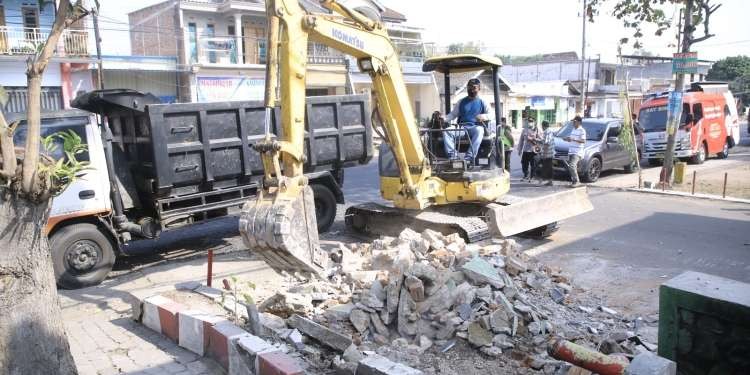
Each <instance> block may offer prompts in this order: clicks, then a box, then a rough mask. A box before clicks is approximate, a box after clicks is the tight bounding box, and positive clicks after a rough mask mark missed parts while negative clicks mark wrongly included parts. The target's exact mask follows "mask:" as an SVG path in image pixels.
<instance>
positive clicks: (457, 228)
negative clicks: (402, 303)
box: [345, 203, 490, 243]
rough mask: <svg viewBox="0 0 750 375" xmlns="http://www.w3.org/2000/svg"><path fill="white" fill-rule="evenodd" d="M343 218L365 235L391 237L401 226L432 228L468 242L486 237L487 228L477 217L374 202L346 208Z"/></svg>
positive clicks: (487, 234) (402, 227)
mask: <svg viewBox="0 0 750 375" xmlns="http://www.w3.org/2000/svg"><path fill="white" fill-rule="evenodd" d="M345 221H346V225H347V227H349V228H352V229H354V230H355V231H357V232H359V233H362V234H366V235H387V236H394V237H395V236H398V235H399V233H400V232H401V231H402V230H404V228H411V229H413V230H415V231H417V232H422V231H423V230H425V229H432V230H436V231H438V232H441V233H443V234H451V233H458V234H459V235H461V237H463V239H464V240H465V241H466V242H468V243H472V242H479V241H482V240H484V239H487V238H489V237H490V228H489V226H488V225H487V222H486V221H485V220H484V219H483V218H481V217H476V216H470V217H463V216H456V215H449V214H446V213H443V212H436V211H431V210H423V211H416V210H403V209H399V208H394V207H388V206H384V205H381V204H377V203H364V204H359V205H356V206H351V207H349V208H348V209H347V210H346V215H345Z"/></svg>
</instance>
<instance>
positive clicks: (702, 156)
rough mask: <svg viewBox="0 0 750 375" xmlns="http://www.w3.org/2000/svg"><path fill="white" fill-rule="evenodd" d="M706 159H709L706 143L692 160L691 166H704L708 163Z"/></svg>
mask: <svg viewBox="0 0 750 375" xmlns="http://www.w3.org/2000/svg"><path fill="white" fill-rule="evenodd" d="M706 157H708V146H706V144H705V143H704V144H702V145H701V148H700V150H698V152H697V153H696V154H695V155H693V156H692V157H691V158H690V164H703V162H704V161H706Z"/></svg>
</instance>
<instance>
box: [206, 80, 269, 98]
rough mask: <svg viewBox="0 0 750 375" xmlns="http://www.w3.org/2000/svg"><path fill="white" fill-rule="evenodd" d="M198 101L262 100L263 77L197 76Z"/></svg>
mask: <svg viewBox="0 0 750 375" xmlns="http://www.w3.org/2000/svg"><path fill="white" fill-rule="evenodd" d="M197 81H198V82H197V83H198V85H197V86H198V87H197V88H198V90H197V93H198V102H201V103H204V102H221V101H229V100H263V94H264V89H265V79H264V78H250V77H198V78H197Z"/></svg>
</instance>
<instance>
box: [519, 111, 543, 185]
mask: <svg viewBox="0 0 750 375" xmlns="http://www.w3.org/2000/svg"><path fill="white" fill-rule="evenodd" d="M541 138H542V134H541V133H540V132H539V128H538V127H537V126H536V121H534V118H533V117H529V118H528V119H527V120H526V127H525V128H524V129H523V132H522V133H521V139H519V140H518V155H519V156H521V170H523V179H521V181H523V180H528V181H529V182H531V179H532V178H533V174H534V169H535V167H536V163H535V162H534V157H535V156H536V154H537V152H539V144H538V143H539V141H540V140H541Z"/></svg>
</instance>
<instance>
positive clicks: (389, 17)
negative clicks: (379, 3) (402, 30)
mask: <svg viewBox="0 0 750 375" xmlns="http://www.w3.org/2000/svg"><path fill="white" fill-rule="evenodd" d="M381 17H382V18H383V21H385V22H406V16H405V15H403V14H401V13H399V12H396V11H395V10H393V9H391V8H388V7H385V10H384V11H383V13H382V14H381Z"/></svg>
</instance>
